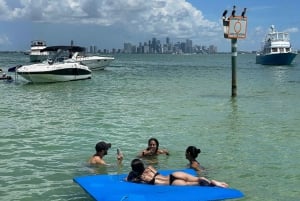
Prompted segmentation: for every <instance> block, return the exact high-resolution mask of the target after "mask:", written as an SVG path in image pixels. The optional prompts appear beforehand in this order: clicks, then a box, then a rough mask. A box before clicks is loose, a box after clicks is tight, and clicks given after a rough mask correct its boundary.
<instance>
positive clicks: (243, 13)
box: [242, 8, 247, 17]
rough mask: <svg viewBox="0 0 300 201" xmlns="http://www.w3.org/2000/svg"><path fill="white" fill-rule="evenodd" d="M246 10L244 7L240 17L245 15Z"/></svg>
mask: <svg viewBox="0 0 300 201" xmlns="http://www.w3.org/2000/svg"><path fill="white" fill-rule="evenodd" d="M246 10H247V8H244V10H243V12H242V17H245V14H246Z"/></svg>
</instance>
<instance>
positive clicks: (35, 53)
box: [29, 40, 49, 62]
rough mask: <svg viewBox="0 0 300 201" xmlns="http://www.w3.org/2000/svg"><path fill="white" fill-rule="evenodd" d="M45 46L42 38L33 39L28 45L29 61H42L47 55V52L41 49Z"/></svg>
mask: <svg viewBox="0 0 300 201" xmlns="http://www.w3.org/2000/svg"><path fill="white" fill-rule="evenodd" d="M46 47H47V45H46V42H45V41H42V40H33V41H31V45H30V52H29V59H30V62H42V61H44V60H46V59H47V58H48V56H49V52H47V51H41V50H42V49H45V48H46Z"/></svg>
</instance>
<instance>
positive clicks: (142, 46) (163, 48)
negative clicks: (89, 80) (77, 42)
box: [86, 37, 218, 54]
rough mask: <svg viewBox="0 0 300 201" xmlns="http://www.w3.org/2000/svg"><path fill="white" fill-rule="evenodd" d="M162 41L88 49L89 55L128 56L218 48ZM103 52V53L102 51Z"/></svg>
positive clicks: (212, 51) (189, 52)
mask: <svg viewBox="0 0 300 201" xmlns="http://www.w3.org/2000/svg"><path fill="white" fill-rule="evenodd" d="M161 41H162V40H160V39H157V38H156V37H153V38H152V39H149V40H148V41H144V42H139V43H138V44H132V43H130V42H124V43H123V48H122V49H121V48H112V49H110V50H109V49H101V48H100V49H98V46H96V45H91V46H89V47H88V48H86V49H87V51H88V52H89V53H97V52H98V53H127V54H192V53H198V54H199V53H207V54H212V53H217V52H218V51H217V49H218V48H217V47H216V46H215V45H213V44H211V45H209V46H206V45H200V44H199V45H198V44H196V45H193V41H192V40H191V39H186V40H185V41H176V42H174V43H173V42H172V40H171V39H170V37H166V38H165V43H164V42H161ZM102 50H103V51H102Z"/></svg>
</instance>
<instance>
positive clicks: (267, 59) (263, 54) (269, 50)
mask: <svg viewBox="0 0 300 201" xmlns="http://www.w3.org/2000/svg"><path fill="white" fill-rule="evenodd" d="M296 56H297V52H296V51H293V50H292V46H291V43H290V39H289V34H288V33H287V32H278V31H276V30H275V26H274V25H272V26H271V28H270V32H269V33H268V34H267V35H266V37H265V40H264V42H263V46H262V50H261V51H260V52H258V53H257V54H256V63H257V64H263V65H290V64H291V63H292V61H293V60H294V58H295V57H296Z"/></svg>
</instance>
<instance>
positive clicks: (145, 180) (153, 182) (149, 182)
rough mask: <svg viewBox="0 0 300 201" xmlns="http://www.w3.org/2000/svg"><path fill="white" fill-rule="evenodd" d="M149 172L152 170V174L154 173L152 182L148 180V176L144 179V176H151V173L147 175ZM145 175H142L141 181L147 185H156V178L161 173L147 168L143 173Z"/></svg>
mask: <svg viewBox="0 0 300 201" xmlns="http://www.w3.org/2000/svg"><path fill="white" fill-rule="evenodd" d="M148 170H150V172H151V173H154V175H153V177H152V179H151V180H149V179H147V176H148V175H145V176H144V178H143V174H149V173H147V171H148ZM143 174H142V175H141V179H142V180H143V181H144V182H145V183H146V184H152V185H154V184H155V177H156V176H157V175H159V172H156V171H155V170H154V169H153V168H152V167H147V168H146V169H145V171H144V172H143Z"/></svg>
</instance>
